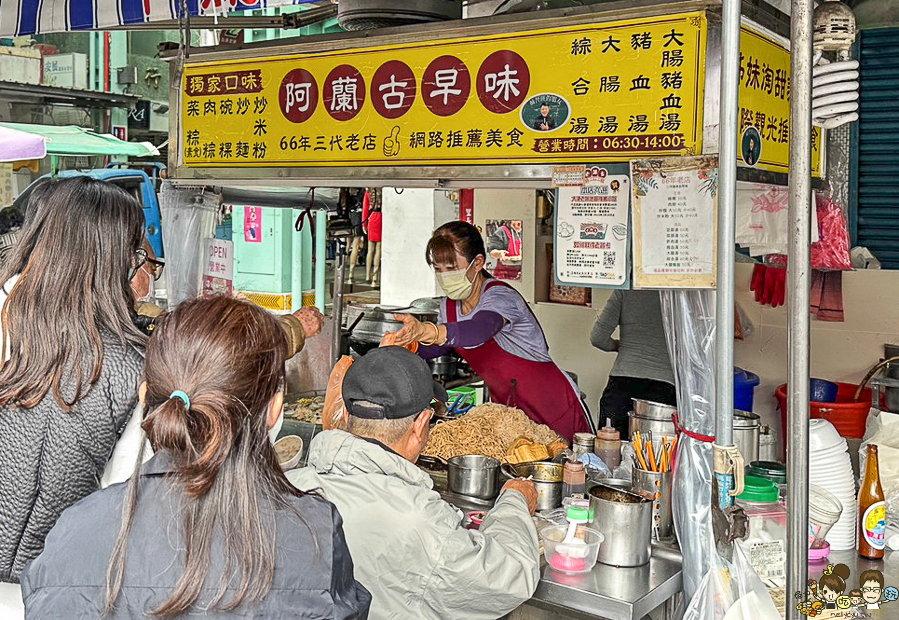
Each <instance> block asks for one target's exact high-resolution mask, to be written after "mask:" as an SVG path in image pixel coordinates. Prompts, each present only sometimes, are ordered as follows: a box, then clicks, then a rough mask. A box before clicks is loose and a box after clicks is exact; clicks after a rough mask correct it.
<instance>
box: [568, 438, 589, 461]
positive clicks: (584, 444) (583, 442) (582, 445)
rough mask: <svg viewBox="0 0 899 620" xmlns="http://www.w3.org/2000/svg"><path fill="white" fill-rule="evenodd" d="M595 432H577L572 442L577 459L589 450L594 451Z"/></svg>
mask: <svg viewBox="0 0 899 620" xmlns="http://www.w3.org/2000/svg"><path fill="white" fill-rule="evenodd" d="M593 439H594V437H593V433H575V434H574V441H573V442H572V444H571V451H572V452H574V459H575V460H577V459H578V458H580V457H581V456H582V455H584V454H587V453H588V452H593Z"/></svg>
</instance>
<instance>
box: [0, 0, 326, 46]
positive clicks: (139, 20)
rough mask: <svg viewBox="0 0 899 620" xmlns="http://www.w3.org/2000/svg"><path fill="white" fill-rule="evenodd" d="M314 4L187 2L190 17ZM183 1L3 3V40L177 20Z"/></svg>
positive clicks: (297, 0)
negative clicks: (49, 33)
mask: <svg viewBox="0 0 899 620" xmlns="http://www.w3.org/2000/svg"><path fill="white" fill-rule="evenodd" d="M313 1H314V0H186V4H187V10H188V11H190V14H191V15H206V16H218V17H224V16H225V15H227V14H228V13H231V12H232V11H244V10H248V9H262V8H267V7H277V6H292V5H297V4H309V3H311V2H313ZM182 7H183V3H182V0H0V37H14V36H25V35H32V34H46V33H48V32H68V31H72V30H93V29H102V28H111V27H114V26H123V25H126V24H143V23H147V22H156V21H171V20H177V19H178V18H179V17H180V16H181V15H182V14H183V8H182Z"/></svg>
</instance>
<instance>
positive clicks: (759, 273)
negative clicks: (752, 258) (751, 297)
mask: <svg viewBox="0 0 899 620" xmlns="http://www.w3.org/2000/svg"><path fill="white" fill-rule="evenodd" d="M766 270H767V267H765V265H764V263H756V265H755V267H753V268H752V280H750V282H749V290H750V291H754V292H755V300H756V301H757V302H759V303H761V301H762V291H764V289H765V271H766Z"/></svg>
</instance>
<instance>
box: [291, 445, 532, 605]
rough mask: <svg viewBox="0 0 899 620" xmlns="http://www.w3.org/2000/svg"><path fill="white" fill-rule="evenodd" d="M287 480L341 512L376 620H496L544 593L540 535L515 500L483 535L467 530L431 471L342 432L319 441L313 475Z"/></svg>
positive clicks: (490, 518) (505, 498) (510, 497)
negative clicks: (540, 590)
mask: <svg viewBox="0 0 899 620" xmlns="http://www.w3.org/2000/svg"><path fill="white" fill-rule="evenodd" d="M287 477H288V478H289V479H290V481H291V482H292V483H293V484H294V485H296V486H297V487H298V488H300V489H302V490H309V489H316V488H317V489H320V492H321V494H322V495H323V496H324V497H325V498H326V499H328V500H329V501H331V502H333V503H334V504H335V505H336V506H337V509H338V511H339V512H340V514H341V516H342V517H343V529H344V532H345V534H346V541H347V546H348V547H349V549H350V554H351V555H352V557H353V563H354V564H355V568H356V579H357V580H358V581H359V582H360V583H361V584H362V585H364V586H365V588H366V589H367V590H368V591H369V592H371V595H372V605H371V612H370V616H369V617H370V618H372V619H373V620H387V619H400V618H403V619H405V618H408V619H410V620H411V619H415V620H427V619H434V620H437V619H442V618H465V620H481V619H484V620H486V619H490V618H498V617H500V616H503V615H505V614H507V613H509V612H510V611H512V610H514V609H515V608H517V607H518V606H519V605H520V604H521V603H523V602H525V601H526V600H528V599H529V598H530V597H531V595H532V594H533V593H534V590H535V589H536V587H537V582H538V580H539V579H540V571H539V569H540V555H539V553H540V552H539V546H538V542H537V532H536V530H535V528H534V523H533V520H532V519H531V517H530V515H529V514H528V510H527V504H526V502H525V499H524V497H523V496H522V495H521V494H520V493H518V492H517V491H506V492H504V493H502V495H500V497H499V499H498V500H497V502H496V507H495V508H494V509H493V510H491V511H490V512H489V513H488V514H487V516H486V517H485V519H484V522H483V524H482V525H481V529H480V530H467V529H465V528H463V527H462V526H461V520H462V513H461V512H459V511H458V510H456V509H455V508H453V507H452V506H451V505H450V504H448V503H446V502H445V501H443V499H441V497H440V495H439V494H438V493H437V492H435V491H434V490H433V483H432V481H431V478H430V477H429V476H428V475H427V474H426V473H425V472H423V471H422V470H420V469H419V468H418V467H416V466H415V465H413V464H412V463H410V462H409V461H407V460H406V459H404V458H402V457H400V456H399V455H397V454H395V453H393V452H391V451H389V450H388V449H386V448H384V447H383V446H381V445H380V444H377V443H374V442H370V441H366V440H364V439H359V438H357V437H354V436H353V435H350V434H348V433H345V432H343V431H336V430H334V431H325V432H323V433H321V434H319V435H318V436H316V437H315V438H314V439H313V440H312V443H311V445H310V451H309V467H306V468H303V469H297V470H294V471H292V472H290V473H288V475H287Z"/></svg>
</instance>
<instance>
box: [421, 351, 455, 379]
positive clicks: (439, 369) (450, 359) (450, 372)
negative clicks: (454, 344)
mask: <svg viewBox="0 0 899 620" xmlns="http://www.w3.org/2000/svg"><path fill="white" fill-rule="evenodd" d="M428 365H429V366H430V367H431V372H432V373H434V375H435V376H437V377H440V378H441V379H447V378H450V377H455V376H456V357H455V356H454V355H441V356H440V357H435V358H434V359H432V360H430V361H429V362H428Z"/></svg>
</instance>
